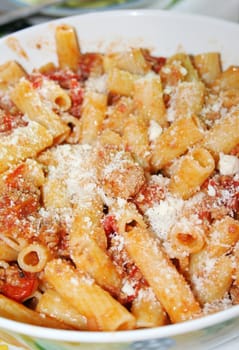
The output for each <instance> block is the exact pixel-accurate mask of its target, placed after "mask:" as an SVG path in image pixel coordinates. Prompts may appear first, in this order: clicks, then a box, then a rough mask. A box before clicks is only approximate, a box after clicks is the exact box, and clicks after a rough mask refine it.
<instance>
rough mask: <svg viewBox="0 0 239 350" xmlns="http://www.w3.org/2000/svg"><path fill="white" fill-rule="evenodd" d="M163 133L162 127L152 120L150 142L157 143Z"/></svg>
mask: <svg viewBox="0 0 239 350" xmlns="http://www.w3.org/2000/svg"><path fill="white" fill-rule="evenodd" d="M162 131H163V129H162V127H161V126H160V125H159V124H158V123H157V122H156V121H155V120H150V124H149V129H148V134H149V141H150V142H153V141H155V140H156V139H157V138H158V137H159V136H160V135H161V134H162Z"/></svg>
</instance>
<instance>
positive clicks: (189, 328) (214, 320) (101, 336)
mask: <svg viewBox="0 0 239 350" xmlns="http://www.w3.org/2000/svg"><path fill="white" fill-rule="evenodd" d="M238 316H239V305H235V306H232V307H231V308H229V309H226V310H223V311H219V312H216V313H214V314H211V315H208V316H204V317H200V318H198V319H194V320H189V321H185V322H180V323H176V324H171V325H165V326H161V327H155V328H145V329H135V330H125V331H107V332H100V331H81V330H64V329H55V328H47V327H41V326H34V325H31V324H27V323H22V322H18V321H13V320H10V319H7V318H4V317H0V334H1V329H2V330H5V331H10V332H14V333H18V334H22V335H27V336H31V337H37V338H41V339H48V340H56V341H65V342H71V343H77V342H84V343H116V342H117V343H127V342H131V341H142V340H148V339H160V338H167V337H176V336H179V335H182V334H187V333H190V332H194V331H200V330H202V329H204V328H210V327H214V326H217V325H218V324H220V323H223V322H226V321H233V320H234V319H236V318H237V317H238ZM238 320H239V318H238ZM16 330H17V331H16ZM112 334H113V335H114V336H113V337H112Z"/></svg>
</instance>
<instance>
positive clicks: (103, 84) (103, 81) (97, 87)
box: [85, 74, 107, 94]
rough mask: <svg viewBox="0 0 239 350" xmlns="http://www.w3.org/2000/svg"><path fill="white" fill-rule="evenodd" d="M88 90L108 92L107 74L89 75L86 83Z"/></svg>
mask: <svg viewBox="0 0 239 350" xmlns="http://www.w3.org/2000/svg"><path fill="white" fill-rule="evenodd" d="M85 88H86V90H90V91H94V92H98V93H101V94H105V93H106V92H107V74H104V75H100V76H98V77H89V79H87V80H86V83H85Z"/></svg>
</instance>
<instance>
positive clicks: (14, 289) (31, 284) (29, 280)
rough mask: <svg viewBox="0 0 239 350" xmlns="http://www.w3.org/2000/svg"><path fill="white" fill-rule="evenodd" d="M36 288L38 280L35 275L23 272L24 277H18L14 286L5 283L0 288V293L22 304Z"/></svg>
mask: <svg viewBox="0 0 239 350" xmlns="http://www.w3.org/2000/svg"><path fill="white" fill-rule="evenodd" d="M37 288H38V280H37V278H36V277H35V275H33V274H30V273H27V272H25V273H24V277H20V276H19V278H18V280H17V283H16V285H15V283H14V285H13V284H10V283H7V282H5V283H4V284H3V286H1V293H2V294H3V295H5V296H6V297H8V298H10V299H12V300H15V301H17V302H19V303H22V302H23V301H24V300H26V299H27V298H28V297H29V296H31V295H32V294H33V293H34V292H35V291H36V290H37Z"/></svg>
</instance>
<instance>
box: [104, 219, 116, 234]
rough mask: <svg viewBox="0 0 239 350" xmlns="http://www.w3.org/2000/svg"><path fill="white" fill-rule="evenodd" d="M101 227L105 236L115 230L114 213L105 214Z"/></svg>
mask: <svg viewBox="0 0 239 350" xmlns="http://www.w3.org/2000/svg"><path fill="white" fill-rule="evenodd" d="M103 227H104V230H105V233H106V235H107V236H109V235H110V234H111V233H114V232H117V231H118V229H117V224H116V220H115V217H114V215H106V216H105V218H104V221H103Z"/></svg>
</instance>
